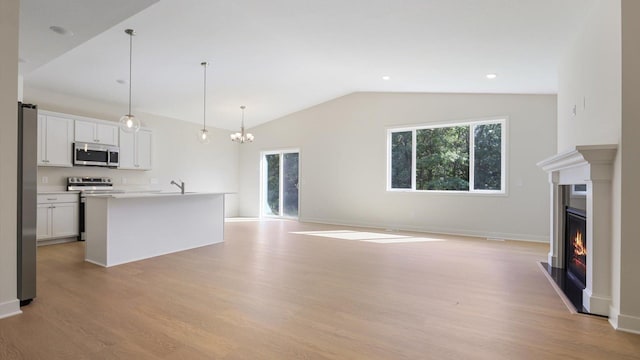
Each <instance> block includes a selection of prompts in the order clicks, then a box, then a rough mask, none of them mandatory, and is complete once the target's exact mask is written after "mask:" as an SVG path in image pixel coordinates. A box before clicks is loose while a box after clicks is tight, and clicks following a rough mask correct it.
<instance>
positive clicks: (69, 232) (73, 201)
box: [36, 194, 79, 241]
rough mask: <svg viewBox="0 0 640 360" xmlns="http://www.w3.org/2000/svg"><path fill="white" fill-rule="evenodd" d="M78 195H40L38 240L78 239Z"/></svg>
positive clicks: (37, 220)
mask: <svg viewBox="0 0 640 360" xmlns="http://www.w3.org/2000/svg"><path fill="white" fill-rule="evenodd" d="M78 211H79V203H78V194H59V195H38V207H37V212H36V216H37V218H36V222H37V226H36V239H37V241H44V240H50V239H60V238H69V237H77V236H78V235H79V226H78V221H79V219H78V215H79V214H78Z"/></svg>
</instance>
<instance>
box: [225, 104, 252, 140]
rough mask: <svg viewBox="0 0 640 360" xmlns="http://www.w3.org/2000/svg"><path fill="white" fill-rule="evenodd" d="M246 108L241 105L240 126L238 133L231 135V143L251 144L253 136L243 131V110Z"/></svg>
mask: <svg viewBox="0 0 640 360" xmlns="http://www.w3.org/2000/svg"><path fill="white" fill-rule="evenodd" d="M246 108H247V107H246V106H244V105H242V106H240V109H242V123H241V124H240V132H237V133H234V134H231V141H235V142H238V143H240V144H244V143H245V142H252V141H253V139H254V138H253V135H252V134H250V133H248V132H245V131H244V109H246Z"/></svg>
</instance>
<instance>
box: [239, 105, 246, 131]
mask: <svg viewBox="0 0 640 360" xmlns="http://www.w3.org/2000/svg"><path fill="white" fill-rule="evenodd" d="M245 108H246V106H244V105H242V106H240V109H242V124H240V125H241V126H240V131H241V132H242V137H243V138H244V109H245Z"/></svg>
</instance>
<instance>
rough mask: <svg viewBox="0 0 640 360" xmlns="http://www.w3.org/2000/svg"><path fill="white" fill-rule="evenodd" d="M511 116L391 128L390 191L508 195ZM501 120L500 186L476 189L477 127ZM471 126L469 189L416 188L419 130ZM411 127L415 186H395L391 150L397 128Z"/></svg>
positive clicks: (388, 171) (399, 130) (388, 133)
mask: <svg viewBox="0 0 640 360" xmlns="http://www.w3.org/2000/svg"><path fill="white" fill-rule="evenodd" d="M508 120H509V119H508V117H506V116H501V117H495V118H485V119H477V120H464V121H452V122H441V123H431V124H421V125H415V126H402V127H390V128H387V189H386V190H387V191H389V192H421V193H444V194H487V195H506V194H507V163H508V162H507V156H508V154H507V141H508V133H509V132H508V122H509V121H508ZM488 124H501V127H502V130H501V134H500V142H501V155H502V156H501V172H500V190H476V189H474V187H475V184H474V181H475V136H474V135H475V131H474V129H475V127H476V126H478V125H488ZM456 126H469V190H417V189H416V175H417V170H416V163H417V161H416V148H417V143H416V142H417V141H416V140H417V135H416V134H417V130H423V129H437V128H445V127H456ZM405 131H411V133H412V142H411V188H404V189H401V188H392V187H391V184H392V182H391V176H392V173H391V160H392V156H391V150H392V143H391V141H392V134H393V133H397V132H405Z"/></svg>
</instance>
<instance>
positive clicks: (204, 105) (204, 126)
mask: <svg viewBox="0 0 640 360" xmlns="http://www.w3.org/2000/svg"><path fill="white" fill-rule="evenodd" d="M207 65H209V64H208V63H207V62H206V61H205V62H203V63H202V66H203V67H204V98H203V99H202V130H206V129H207Z"/></svg>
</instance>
